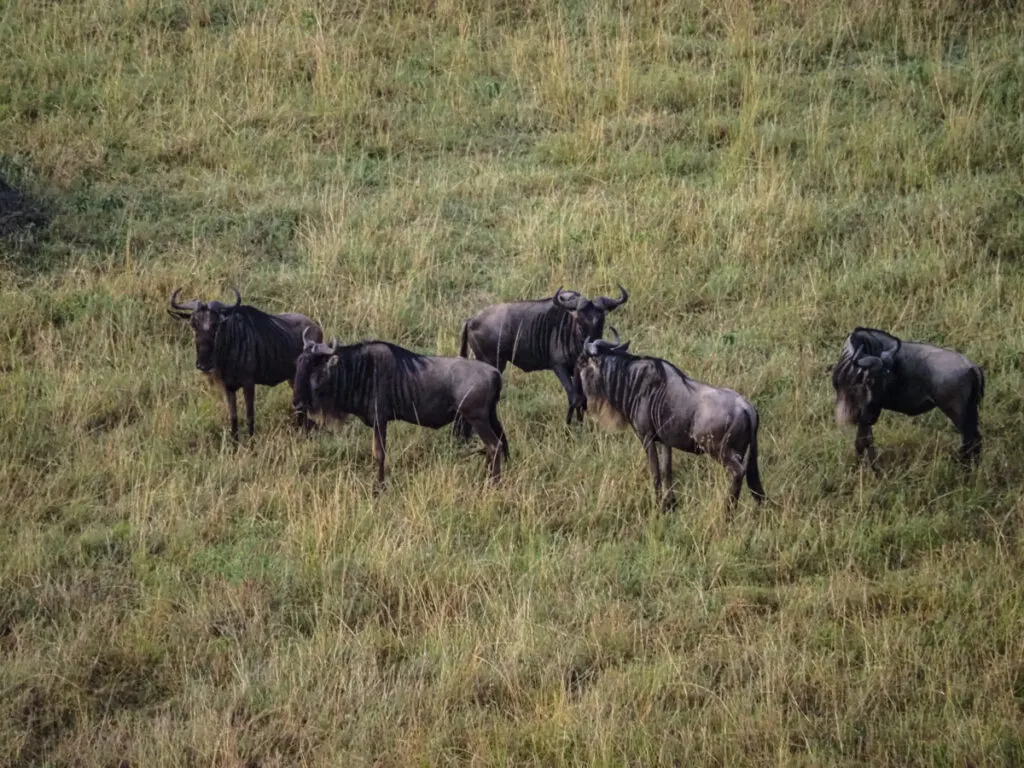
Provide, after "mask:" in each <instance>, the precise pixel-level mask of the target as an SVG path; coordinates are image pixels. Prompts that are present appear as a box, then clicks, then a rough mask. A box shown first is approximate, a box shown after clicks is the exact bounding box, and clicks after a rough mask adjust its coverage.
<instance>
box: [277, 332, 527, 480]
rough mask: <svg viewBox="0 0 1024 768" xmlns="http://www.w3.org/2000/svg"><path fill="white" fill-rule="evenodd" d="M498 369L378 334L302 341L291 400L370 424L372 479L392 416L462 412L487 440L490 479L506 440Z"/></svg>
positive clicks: (436, 422)
mask: <svg viewBox="0 0 1024 768" xmlns="http://www.w3.org/2000/svg"><path fill="white" fill-rule="evenodd" d="M500 397H501V374H500V373H499V372H498V371H497V370H496V369H494V368H493V367H491V366H489V365H487V364H485V363H481V362H479V361H477V360H463V359H462V358H460V357H435V356H431V355H418V354H416V353H415V352H412V351H410V350H408V349H405V348H404V347H400V346H398V345H396V344H389V343H387V342H383V341H363V342H359V343H357V344H351V345H348V346H339V345H338V342H337V340H336V339H335V340H333V341H332V342H331V344H329V345H328V344H322V343H318V342H314V341H311V340H310V341H307V343H306V345H305V350H304V351H303V353H302V355H301V356H300V357H299V360H298V363H297V372H296V374H295V397H294V404H295V408H296V410H297V411H299V412H306V413H321V414H323V415H324V416H325V417H326V418H329V419H344V418H345V417H346V416H348V415H355V416H357V417H359V419H361V420H362V422H363V423H364V424H366V425H367V426H369V427H372V428H373V457H374V460H375V461H376V464H377V487H378V488H380V487H381V486H382V485H383V484H384V457H385V452H386V450H387V430H388V422H389V421H406V422H410V423H412V424H419V425H420V426H423V427H429V428H431V429H437V428H438V427H443V426H445V425H446V424H450V423H452V422H453V421H454V420H455V419H456V418H458V419H460V420H461V421H462V422H463V423H465V425H466V426H467V428H468V429H470V430H473V431H475V432H476V433H477V434H478V435H479V436H480V438H481V439H482V440H483V441H484V444H485V445H486V447H487V453H488V454H489V460H490V467H491V474H490V478H491V482H492V483H496V482H497V481H498V478H499V477H500V476H501V458H502V456H503V455H504V457H505V458H506V459H507V458H508V440H507V439H506V438H505V429H504V428H503V427H502V425H501V422H500V421H498V400H499V398H500Z"/></svg>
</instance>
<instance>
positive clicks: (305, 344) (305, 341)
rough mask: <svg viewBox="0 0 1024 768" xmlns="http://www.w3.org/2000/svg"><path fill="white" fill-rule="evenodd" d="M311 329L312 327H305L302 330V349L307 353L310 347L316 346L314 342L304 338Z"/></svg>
mask: <svg viewBox="0 0 1024 768" xmlns="http://www.w3.org/2000/svg"><path fill="white" fill-rule="evenodd" d="M311 327H312V326H309V325H307V326H306V327H305V328H303V329H302V349H303V351H304V352H308V351H309V350H310V348H311V345H313V344H316V342H315V341H313V339H310V338H307V337H306V334H307V333H309V329H310V328H311Z"/></svg>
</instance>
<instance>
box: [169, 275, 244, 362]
mask: <svg viewBox="0 0 1024 768" xmlns="http://www.w3.org/2000/svg"><path fill="white" fill-rule="evenodd" d="M231 290H233V291H234V292H235V303H234V304H222V303H221V302H219V301H211V302H209V303H207V302H203V301H199V300H198V299H193V300H192V301H189V302H186V303H185V304H179V303H178V293H179V292H180V291H181V289H180V288H176V289H175V290H174V293H172V294H171V307H170V309H168V310H167V311H168V312H169V313H170V314H171V315H172V316H173V317H177V318H180V319H182V320H188V321H189V324H190V325H191V326H192V331H193V333H194V334H195V337H196V368H198V369H199V370H200V371H202V372H203V373H210V372H211V371H213V369H214V367H215V361H214V350H215V349H216V344H217V331H218V330H219V329H220V326H221V323H223V322H224V320H225V319H226V318H227V317H229V316H230V315H231V313H233V312H234V311H235V310H236V309H238V307H239V306H241V304H242V296H241V294H240V293H239V292H238V289H237V288H232V289H231Z"/></svg>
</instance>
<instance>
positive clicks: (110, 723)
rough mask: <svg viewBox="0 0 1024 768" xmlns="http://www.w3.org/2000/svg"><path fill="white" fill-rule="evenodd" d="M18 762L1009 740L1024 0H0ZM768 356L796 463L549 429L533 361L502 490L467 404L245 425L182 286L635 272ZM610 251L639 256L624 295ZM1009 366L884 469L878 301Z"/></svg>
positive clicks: (211, 288) (14, 755)
mask: <svg viewBox="0 0 1024 768" xmlns="http://www.w3.org/2000/svg"><path fill="white" fill-rule="evenodd" d="M0 50H3V51H5V54H4V55H3V57H0V176H2V177H3V178H4V179H6V181H8V182H9V183H11V184H13V185H14V186H16V187H17V188H18V189H20V190H22V191H23V192H24V193H25V194H26V195H29V196H30V197H31V198H32V200H34V201H35V204H36V205H37V207H38V209H39V210H40V211H42V212H44V213H45V216H46V219H47V223H46V224H45V225H39V224H38V223H37V224H35V225H31V226H24V227H22V226H12V227H11V229H13V230H14V231H12V232H10V233H8V234H7V235H5V236H4V238H3V239H2V240H0V329H2V333H0V371H2V373H0V395H2V402H0V404H2V408H0V444H2V446H3V447H2V449H0V457H2V458H0V506H2V509H3V517H4V525H3V526H0V555H2V563H0V657H2V663H0V690H2V692H3V695H2V696H0V764H3V765H11V766H16V765H51V766H78V765H81V766H170V765H177V766H180V765H194V766H209V765H220V766H236V765H237V766H275V765H364V764H381V765H412V764H419V765H437V764H448V763H460V764H461V763H466V764H474V765H485V764H517V765H524V764H526V765H529V764H533V765H563V764H564V765H569V764H576V765H579V764H587V765H621V764H632V765H655V764H676V765H691V764H710V765H758V766H761V765H769V764H779V765H853V764H870V765H875V766H878V765H901V766H904V765H1011V764H1022V763H1024V633H1022V626H1024V602H1022V592H1024V587H1022V583H1024V582H1022V574H1024V546H1022V543H1021V531H1022V525H1024V502H1022V497H1021V490H1022V487H1024V485H1022V484H1024V453H1022V452H1021V450H1020V443H1021V436H1022V430H1024V424H1022V419H1024V375H1022V371H1021V366H1022V349H1024V335H1022V327H1024V323H1022V316H1021V315H1022V307H1024V196H1022V179H1024V117H1022V114H1024V14H1022V12H1021V11H1019V10H1017V9H1016V4H1014V3H1009V2H1007V3H1003V4H1000V3H997V2H981V1H976V2H968V3H961V2H953V0H928V1H927V2H907V1H903V0H897V1H896V2H883V1H882V0H846V1H845V2H837V3H816V2H809V1H805V0H793V1H792V2H782V1H781V0H779V1H777V2H771V1H769V2H765V3H751V2H742V1H741V0H722V1H721V2H714V3H702V2H696V1H695V0H684V1H683V2H679V3H659V2H654V1H653V0H638V1H637V2H628V3H626V2H620V3H613V2H602V0H597V1H596V2H578V3H577V2H569V3H563V4H554V3H543V2H539V1H538V0H532V1H531V0H525V1H524V2H503V1H502V0H491V1H490V2H486V1H484V2H479V3H472V2H460V1H459V0H436V2H432V3H426V2H414V1H413V0H392V1H391V2H380V3H372V2H359V1H358V0H351V2H333V3H332V2H326V1H322V2H316V1H315V0H313V1H311V2H298V0H281V1H280V2H269V0H268V1H265V2H264V1H263V0H187V1H186V2H176V1H172V0H160V1H158V0H121V1H120V2H117V1H116V0H96V1H95V2H59V3H58V2H49V3H44V2H37V1H36V0H9V2H7V3H5V4H3V5H0ZM616 282H622V283H623V284H624V285H626V286H627V287H628V288H629V289H630V291H631V293H632V298H631V299H630V302H629V303H628V304H627V305H626V306H625V307H623V308H622V309H621V310H620V311H619V312H618V313H617V315H616V317H615V323H616V325H617V326H618V327H619V329H620V331H621V332H622V333H623V335H624V336H625V337H627V338H629V339H631V340H632V342H633V347H634V348H635V349H637V350H639V351H641V352H647V353H651V354H657V355H660V356H664V357H667V358H669V359H670V360H672V361H674V362H675V363H677V364H678V365H679V366H680V367H682V368H683V369H684V370H686V371H688V372H690V373H691V374H692V375H694V376H696V377H697V378H700V379H702V380H706V381H710V382H712V383H716V384H721V385H727V386H731V387H733V388H735V389H737V390H739V391H740V392H742V393H744V394H745V395H747V396H748V397H749V398H750V399H751V400H752V401H753V402H754V403H755V404H756V405H757V406H758V408H759V410H760V412H761V418H762V432H761V435H762V436H761V446H762V447H761V455H762V473H763V477H764V481H765V485H766V487H767V490H768V493H769V494H770V495H771V496H772V497H773V499H774V501H775V504H774V505H772V506H768V507H765V508H764V509H757V508H755V507H754V505H753V504H752V503H751V502H750V500H749V497H746V498H745V499H744V501H743V503H742V505H741V507H740V508H739V511H738V513H737V514H736V515H735V516H734V517H733V518H731V519H727V518H726V517H725V515H724V514H723V511H722V507H723V500H724V494H725V489H726V485H727V483H726V478H725V476H724V473H723V472H722V471H721V469H720V468H718V467H716V466H714V465H713V464H712V463H711V462H709V461H706V460H699V459H696V458H694V457H684V456H679V457H677V461H676V468H677V493H678V495H679V498H680V502H681V503H680V508H679V510H678V511H677V512H676V513H675V514H672V515H662V514H659V513H658V512H657V511H656V507H655V504H654V500H653V494H652V492H651V489H650V487H649V482H650V481H649V478H648V476H647V474H646V466H645V461H644V459H643V456H642V453H641V451H640V447H639V444H638V443H637V441H636V440H635V439H634V438H633V437H631V436H630V435H615V434H612V435H608V434H604V433H599V432H597V431H596V430H595V429H594V428H593V427H592V426H591V425H589V424H588V425H586V426H585V427H584V428H581V429H573V430H569V431H566V430H565V428H564V427H563V426H562V425H561V423H560V422H561V416H562V413H563V409H564V395H563V394H562V392H561V389H560V388H559V387H558V384H557V382H556V380H555V378H554V376H552V375H545V374H530V375H527V374H524V373H522V372H519V371H514V370H513V371H510V372H508V373H507V374H506V385H505V395H504V399H503V402H502V406H501V411H502V418H503V421H504V423H505V425H506V428H507V430H508V432H509V437H510V441H511V446H512V451H513V460H512V461H511V462H510V463H509V464H508V466H507V468H506V469H507V471H506V474H505V477H504V482H503V485H502V487H501V488H499V489H496V490H491V489H488V488H486V487H485V484H484V478H485V472H484V467H483V459H482V458H481V457H479V456H476V455H473V454H472V453H471V452H470V451H469V450H467V449H465V448H461V447H459V446H457V445H454V444H453V443H452V441H451V440H450V438H449V436H448V435H447V434H446V433H443V432H439V433H433V432H428V431H425V430H418V429H416V428H415V427H412V426H408V425H405V426H398V427H396V428H394V429H393V430H392V434H391V439H390V441H389V442H390V448H391V451H392V453H391V455H390V457H389V464H390V486H389V488H388V490H387V491H386V493H385V494H383V495H382V496H380V497H374V496H373V494H372V492H371V479H372V470H371V466H370V456H369V454H370V447H369V444H370V435H369V431H368V430H367V429H366V428H365V427H363V426H361V425H359V424H351V425H345V426H343V427H341V428H339V429H337V430H336V431H335V432H334V433H331V434H318V435H316V436H315V437H313V438H312V439H303V438H301V437H300V436H299V435H297V434H296V433H295V432H293V431H291V430H290V429H289V428H288V426H287V422H288V415H289V410H288V399H289V393H288V391H287V388H286V387H282V388H279V389H276V390H269V391H268V390H262V391H260V392H259V393H258V395H257V429H258V435H257V438H258V439H257V440H255V441H253V442H251V443H249V442H245V443H244V444H243V446H242V447H241V448H239V449H236V448H234V447H233V446H232V445H231V444H230V440H229V439H227V437H226V434H225V429H226V416H225V412H224V407H223V404H222V402H221V401H220V398H219V397H218V396H217V395H216V394H215V393H213V392H211V391H209V390H206V389H204V388H203V386H202V385H201V383H200V382H199V381H198V379H199V378H200V377H199V376H198V374H197V373H196V372H195V370H194V368H193V355H194V352H193V349H192V344H191V339H190V337H189V333H188V330H187V328H185V327H184V326H182V325H180V324H177V323H175V321H173V320H172V319H171V318H169V317H168V316H167V314H166V313H165V312H164V307H165V305H166V301H167V297H168V295H169V294H170V292H171V290H172V289H173V288H174V287H176V286H179V285H183V286H185V293H186V294H189V295H202V296H206V297H209V298H212V297H217V296H220V297H225V296H229V295H230V292H229V287H230V286H232V285H237V286H238V287H239V288H240V289H241V290H242V292H243V295H244V296H245V298H246V300H247V301H249V302H251V303H254V304H256V305H258V306H261V307H265V308H269V309H275V310H278V311H281V310H285V309H291V308H294V309H299V310H301V311H304V312H307V313H308V314H311V315H312V316H314V317H315V318H317V319H318V320H319V321H321V322H322V323H323V325H324V327H325V328H327V329H328V332H329V333H335V334H337V335H338V336H340V337H341V338H342V339H358V338H368V337H378V338H384V339H389V340H394V341H397V342H399V343H402V344H405V345H407V346H410V347H412V348H415V349H417V350H421V351H438V352H441V353H447V354H452V353H454V352H455V350H456V342H457V333H458V328H459V325H460V323H461V321H462V319H463V318H464V317H466V316H467V315H468V314H470V313H471V312H473V311H475V310H476V309H478V308H479V307H481V306H483V305H484V304H486V303H488V302H491V301H494V300H502V299H513V298H522V297H534V296H542V295H546V294H550V293H551V292H553V290H554V289H555V288H557V287H558V286H559V285H566V286H570V287H575V288H579V289H581V290H584V291H587V292H588V293H594V292H605V293H607V292H609V291H611V292H614V285H615V283H616ZM612 295H614V293H612ZM858 324H867V325H873V326H877V327H882V328H888V329H891V330H893V331H894V332H896V333H898V334H900V335H902V336H904V337H906V338H914V339H920V340H925V341H930V342H934V343H940V344H944V345H949V346H953V347H956V348H958V349H961V350H962V351H964V352H965V353H966V354H968V355H969V356H970V357H971V358H972V359H974V360H975V361H976V362H978V363H979V364H981V365H982V366H983V367H984V368H985V371H986V374H987V382H988V386H987V394H986V400H985V403H984V406H983V410H982V430H983V432H984V434H985V438H986V444H985V456H984V460H983V464H982V466H981V468H980V471H978V472H977V473H976V474H975V475H974V476H973V477H970V478H965V477H963V476H962V475H961V473H960V472H959V470H958V468H957V467H956V465H955V462H954V461H953V456H954V449H955V445H956V442H957V440H956V435H955V433H954V431H953V430H952V428H951V427H950V425H949V424H948V423H947V422H946V421H945V420H944V418H943V417H942V416H941V415H938V414H931V415H928V416H925V417H921V418H918V419H914V420H910V419H906V418H898V417H886V418H883V420H882V423H881V424H880V425H879V428H878V429H877V430H876V438H877V440H878V443H879V446H880V448H881V449H882V451H883V456H882V461H883V465H884V472H883V474H882V475H881V476H880V477H875V476H874V475H872V474H871V473H870V472H866V471H863V470H861V469H859V468H857V467H856V466H855V463H854V461H853V447H852V439H853V436H852V434H850V433H849V432H846V431H844V430H841V429H839V428H838V427H836V426H835V425H834V424H833V421H832V407H831V392H830V383H829V376H828V371H829V366H830V364H831V362H832V361H833V360H834V359H835V357H836V355H837V352H838V348H839V345H840V344H841V342H842V339H843V337H844V336H845V334H846V333H847V332H848V331H849V330H850V329H851V328H852V327H854V326H855V325H858Z"/></svg>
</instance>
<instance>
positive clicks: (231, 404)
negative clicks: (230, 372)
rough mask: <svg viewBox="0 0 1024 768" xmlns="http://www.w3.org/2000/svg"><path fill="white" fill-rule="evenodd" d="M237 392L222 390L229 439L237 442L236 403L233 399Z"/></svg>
mask: <svg viewBox="0 0 1024 768" xmlns="http://www.w3.org/2000/svg"><path fill="white" fill-rule="evenodd" d="M236 391H237V390H234V389H228V388H227V387H225V388H224V396H225V397H226V398H227V400H228V424H229V425H230V426H231V439H232V440H234V441H235V442H236V443H237V442H238V402H237V400H236V398H235V392H236Z"/></svg>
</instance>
